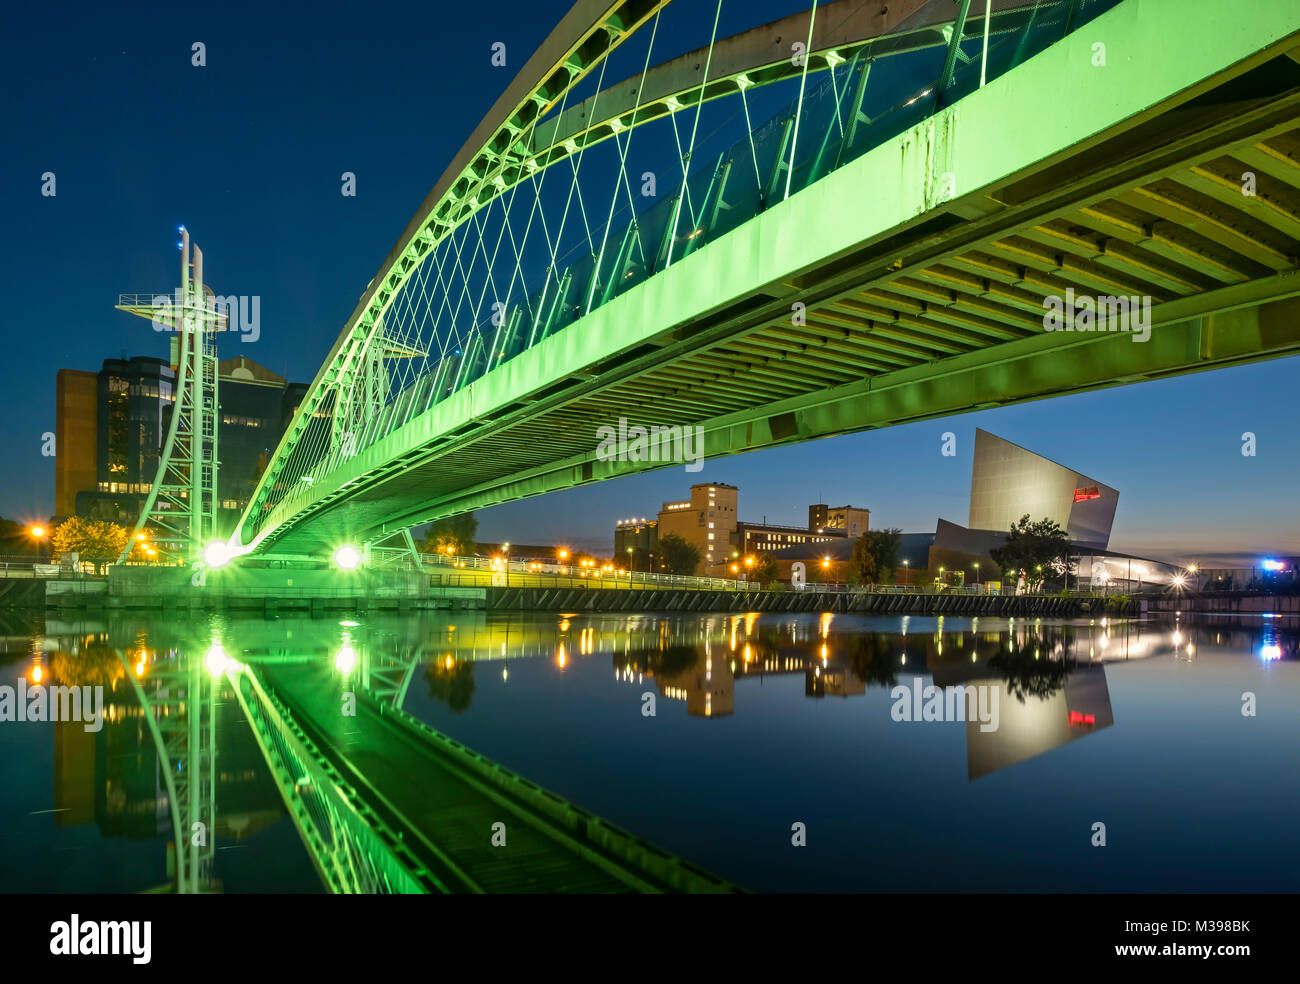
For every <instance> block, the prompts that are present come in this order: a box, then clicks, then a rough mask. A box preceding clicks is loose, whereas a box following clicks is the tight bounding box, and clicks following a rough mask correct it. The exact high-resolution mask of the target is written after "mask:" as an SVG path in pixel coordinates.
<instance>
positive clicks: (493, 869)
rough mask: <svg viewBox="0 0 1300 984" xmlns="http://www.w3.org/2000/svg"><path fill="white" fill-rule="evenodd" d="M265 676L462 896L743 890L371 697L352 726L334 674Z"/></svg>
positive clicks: (316, 668)
mask: <svg viewBox="0 0 1300 984" xmlns="http://www.w3.org/2000/svg"><path fill="white" fill-rule="evenodd" d="M257 672H258V675H259V677H261V678H262V681H263V683H264V685H266V686H267V687H268V689H271V690H273V691H274V692H275V694H276V696H278V698H279V699H280V700H281V701H283V702H284V703H285V704H286V705H287V706H288V708H289V709H290V710H291V712H292V714H293V716H294V717H295V719H296V720H297V722H298V724H299V726H300V727H301V728H302V729H303V731H304V732H305V733H306V734H307V735H308V736H309V737H310V738H311V739H312V741H313V742H314V743H315V744H316V746H317V748H318V749H319V750H320V751H321V752H322V753H323V754H324V755H325V756H326V757H327V758H328V759H330V761H331V762H332V764H333V765H334V767H335V768H336V769H337V770H338V771H339V773H340V774H341V775H343V776H344V777H345V778H346V779H347V781H348V782H350V783H352V784H353V785H354V786H355V788H356V789H357V790H358V792H359V793H360V795H361V797H362V799H363V800H364V801H365V802H366V804H367V805H368V806H369V807H370V808H371V809H372V810H373V811H374V812H375V813H376V814H377V815H378V816H380V817H382V818H383V819H384V820H385V822H387V823H388V824H389V826H390V827H391V828H392V829H394V830H396V831H398V832H400V834H401V837H402V840H403V842H404V844H405V845H406V846H407V847H408V848H409V849H410V850H411V851H412V852H413V853H414V854H415V855H416V857H418V858H419V859H420V861H421V862H422V863H424V864H425V865H427V866H428V868H429V870H430V871H432V872H434V873H435V874H436V875H437V877H438V878H439V880H440V881H441V882H442V883H443V884H444V885H446V886H447V888H448V889H449V890H450V891H453V892H548V893H551V892H602V893H603V892H668V891H734V890H735V889H734V887H733V886H730V885H727V884H726V883H724V882H722V881H720V880H718V879H714V878H712V877H711V876H709V875H707V874H705V873H704V872H701V871H698V870H697V869H694V868H693V867H692V866H690V865H687V864H685V863H684V862H681V861H679V860H678V859H675V858H672V857H671V856H669V855H667V854H665V853H663V852H661V851H658V850H657V849H655V848H653V847H651V846H650V845H648V844H645V843H644V842H642V841H640V840H639V839H637V838H634V837H631V836H630V835H628V834H625V833H624V832H622V831H619V830H618V829H617V828H614V827H612V826H610V825H608V824H605V823H604V822H603V821H600V820H599V819H598V818H595V817H592V816H590V815H589V814H586V813H585V811H582V810H580V809H579V808H577V807H574V806H573V805H571V804H568V803H565V802H564V801H563V800H562V799H561V798H560V797H558V796H555V795H554V794H551V793H548V792H546V791H544V790H541V789H539V788H538V787H536V786H535V785H533V784H532V783H529V782H527V781H526V780H523V779H521V778H520V777H518V776H515V775H514V774H513V773H510V772H508V770H505V769H502V768H500V767H499V766H494V765H492V764H490V763H487V762H486V760H484V759H482V758H481V757H479V756H477V755H475V754H474V753H472V752H470V751H468V750H467V749H464V748H463V746H460V745H459V744H458V743H456V742H452V741H451V740H450V739H447V738H446V737H445V736H442V735H438V734H437V733H436V732H433V731H432V730H431V729H427V728H424V727H423V726H421V725H419V724H418V722H414V721H413V719H410V718H409V716H407V715H405V714H403V713H402V712H400V711H394V710H393V709H392V708H389V707H384V706H382V705H380V704H377V703H373V702H372V701H371V700H370V699H369V698H367V697H366V696H365V695H363V694H361V693H358V701H357V713H356V715H355V716H345V715H344V714H342V713H341V706H342V700H341V696H342V691H341V687H340V678H339V675H338V673H337V671H335V670H333V668H332V667H331V666H329V665H328V664H301V663H300V664H280V665H276V666H274V667H268V666H260V667H258V670H257ZM494 780H495V781H494ZM511 786H513V787H514V788H513V789H512V788H511ZM530 801H531V802H530ZM539 803H540V804H542V805H543V806H544V807H547V808H548V809H538V804H539ZM547 814H550V815H547ZM497 822H502V823H504V824H505V825H506V845H505V846H504V847H494V846H493V844H492V836H493V824H495V823H497ZM611 848H612V849H611ZM620 855H621V856H620ZM638 861H639V862H641V863H638Z"/></svg>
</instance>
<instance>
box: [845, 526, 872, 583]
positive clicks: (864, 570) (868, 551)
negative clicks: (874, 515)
mask: <svg viewBox="0 0 1300 984" xmlns="http://www.w3.org/2000/svg"><path fill="white" fill-rule="evenodd" d="M874 547H875V538H874V537H873V536H872V535H871V533H870V532H867V533H863V534H862V535H861V536H860V537H858V538H857V540H855V541H854V543H853V559H852V560H850V561H849V580H850V581H852V582H853V583H854V584H874V583H875V581H876V553H875V549H874Z"/></svg>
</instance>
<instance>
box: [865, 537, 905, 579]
mask: <svg viewBox="0 0 1300 984" xmlns="http://www.w3.org/2000/svg"><path fill="white" fill-rule="evenodd" d="M902 534H903V531H902V530H900V529H898V528H897V527H896V526H891V527H890V528H889V529H887V530H872V531H870V532H868V533H867V534H866V535H867V536H869V537H871V557H872V559H873V560H874V561H875V564H876V578H877V579H878V580H879V581H880V582H881V583H882V584H893V583H894V571H895V570H897V568H898V551H899V547H900V546H901V545H902Z"/></svg>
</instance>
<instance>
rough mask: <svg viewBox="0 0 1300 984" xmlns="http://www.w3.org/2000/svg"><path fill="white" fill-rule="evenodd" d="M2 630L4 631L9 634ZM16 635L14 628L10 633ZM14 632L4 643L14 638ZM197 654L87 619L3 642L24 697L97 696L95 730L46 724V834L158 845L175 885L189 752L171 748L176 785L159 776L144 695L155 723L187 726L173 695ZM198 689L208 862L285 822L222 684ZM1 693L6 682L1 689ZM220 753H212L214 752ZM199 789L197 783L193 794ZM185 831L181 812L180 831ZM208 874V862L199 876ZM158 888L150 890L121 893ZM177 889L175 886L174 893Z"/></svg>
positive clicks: (139, 631) (8, 669)
mask: <svg viewBox="0 0 1300 984" xmlns="http://www.w3.org/2000/svg"><path fill="white" fill-rule="evenodd" d="M7 628H9V627H7ZM15 628H16V627H15ZM11 633H12V634H11ZM204 649H205V647H204V646H203V645H202V644H201V643H199V642H197V641H195V640H190V639H187V638H185V637H183V636H176V635H174V634H171V633H167V632H165V631H164V632H162V633H158V634H156V637H155V636H154V635H151V633H150V631H149V630H148V629H146V628H142V627H141V626H139V625H137V624H134V623H127V622H123V623H114V624H112V625H110V623H108V622H106V621H104V620H90V621H85V622H79V623H67V622H61V621H59V620H56V619H48V620H45V621H44V622H43V623H40V622H38V623H37V624H36V625H35V626H32V627H31V628H29V629H28V630H27V631H25V632H23V631H21V630H19V631H18V632H13V629H12V628H10V631H9V632H6V634H5V635H4V637H3V645H2V647H0V665H5V673H4V675H5V676H6V677H9V676H13V677H16V676H19V675H21V676H24V677H25V678H26V680H27V683H28V686H33V685H36V684H41V685H44V686H46V687H91V688H95V687H102V688H103V689H102V693H103V720H102V723H101V726H100V727H99V728H98V729H97V730H87V727H86V725H85V723H84V721H55V722H48V723H46V724H45V725H44V727H46V728H48V729H49V734H50V735H51V739H50V740H51V741H52V743H53V753H54V754H53V775H52V782H53V789H52V794H53V795H52V809H51V810H50V811H49V812H50V813H51V814H52V819H53V823H54V825H55V826H56V827H58V828H65V829H71V828H78V827H86V826H92V825H93V826H94V827H96V828H97V829H98V831H99V833H100V835H101V836H102V837H105V838H125V839H129V840H144V841H148V840H157V841H159V844H160V848H161V849H162V851H163V852H164V853H165V868H166V871H167V877H168V878H169V879H174V877H175V862H176V859H175V855H174V848H173V841H174V840H175V827H174V825H173V819H172V814H171V809H172V805H173V804H172V801H171V794H170V793H169V790H168V786H169V783H168V781H167V780H168V779H169V778H170V779H171V780H172V782H171V783H170V785H171V786H173V787H176V788H179V789H182V790H185V789H186V786H185V784H184V783H183V782H182V783H178V782H177V775H179V774H180V773H182V772H183V769H184V763H185V762H186V758H185V756H186V750H185V749H183V748H181V747H180V745H179V744H178V743H177V742H176V741H175V740H174V739H168V740H169V741H171V745H170V751H171V754H172V755H174V756H175V757H176V763H175V764H174V768H173V773H174V774H173V775H172V776H168V775H166V773H165V770H164V767H163V765H162V761H163V760H162V757H161V756H160V754H159V748H158V745H157V743H156V741H155V739H154V736H153V734H152V732H151V729H150V726H149V721H148V718H147V714H146V710H145V708H144V706H143V705H142V704H141V701H140V699H139V694H141V693H143V694H145V695H146V698H147V699H148V700H149V702H150V704H151V705H152V707H153V709H154V713H155V715H156V719H157V720H159V721H160V722H161V723H162V727H163V731H162V733H163V734H165V735H166V734H172V733H174V732H175V731H177V730H178V729H177V728H172V729H170V731H169V729H168V722H169V721H175V722H176V723H178V724H181V725H182V727H183V721H184V719H185V715H186V714H187V713H188V712H189V710H190V707H189V706H188V705H187V702H186V695H185V693H184V691H183V690H181V689H178V688H176V686H175V684H174V682H172V683H166V682H163V681H164V678H166V679H168V680H173V681H174V679H175V677H176V675H177V673H178V672H179V673H181V674H184V673H185V672H186V671H187V669H188V667H189V666H190V661H197V662H201V661H202V660H203V659H204ZM204 676H205V680H207V681H211V682H210V683H207V684H206V685H205V686H204V687H203V688H202V689H203V691H204V692H203V697H202V701H201V702H202V704H203V714H204V729H203V730H204V735H203V738H204V741H205V742H208V741H211V742H213V743H214V744H211V745H209V744H205V745H204V749H203V753H202V763H203V766H204V768H203V770H202V771H203V785H205V786H206V790H205V796H206V797H207V799H208V800H215V802H216V803H217V804H219V808H217V809H211V808H210V807H208V808H205V811H206V812H204V813H202V814H197V813H196V814H195V816H202V820H203V821H204V822H205V823H206V822H208V821H210V823H206V825H208V826H210V827H211V829H210V830H208V831H206V839H207V845H206V847H207V849H208V850H207V854H208V856H209V859H210V855H211V848H212V847H213V846H214V845H215V844H216V842H217V841H218V840H221V841H224V842H226V843H228V844H229V843H233V842H238V841H240V840H242V839H245V838H247V837H250V836H252V835H253V834H256V833H257V832H259V831H261V830H263V829H265V828H266V827H268V826H270V825H271V824H273V823H275V822H277V821H278V820H280V819H281V818H283V817H284V816H285V815H286V814H285V811H284V806H283V803H282V801H281V799H280V796H279V794H278V792H277V790H276V788H275V786H274V784H273V782H272V781H271V779H270V776H269V774H268V773H267V768H266V764H265V761H264V760H263V758H262V756H261V753H260V751H259V749H258V747H257V744H256V743H255V741H253V740H252V737H251V735H250V733H249V731H248V728H247V725H246V724H245V723H244V721H243V718H242V714H241V712H240V708H239V705H238V703H237V702H236V701H235V700H234V697H233V694H232V693H231V691H230V689H229V682H228V680H226V679H225V678H224V677H219V676H213V675H211V674H206V673H205V675H204ZM6 682H11V681H9V680H7V681H6ZM216 742H219V744H220V754H219V755H217V754H216V748H215V743H216ZM196 785H198V784H196ZM189 827H190V824H189V816H188V810H186V816H185V823H184V824H183V825H182V829H183V830H188V829H189ZM207 867H208V868H209V869H210V861H209V863H208V865H207ZM203 877H204V878H205V879H206V886H205V890H213V889H219V888H220V885H219V883H218V881H217V880H216V876H214V875H213V873H212V872H211V870H205V871H204V873H203ZM124 887H128V888H129V887H134V888H136V889H141V888H149V889H152V888H155V887H159V886H154V885H143V884H142V885H136V886H124ZM172 887H173V888H175V885H174V884H173V886H172Z"/></svg>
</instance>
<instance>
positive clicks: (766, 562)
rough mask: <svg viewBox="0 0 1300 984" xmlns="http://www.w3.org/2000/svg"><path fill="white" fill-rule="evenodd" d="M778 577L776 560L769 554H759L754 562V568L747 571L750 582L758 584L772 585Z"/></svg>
mask: <svg viewBox="0 0 1300 984" xmlns="http://www.w3.org/2000/svg"><path fill="white" fill-rule="evenodd" d="M779 576H780V575H779V574H778V572H777V567H776V558H775V557H773V556H772V555H771V554H766V553H764V554H759V555H758V557H756V558H755V560H754V566H753V567H751V568H750V569H749V578H750V580H752V581H757V582H758V583H759V584H773V583H775V582H776V580H777V578H778V577H779Z"/></svg>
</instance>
